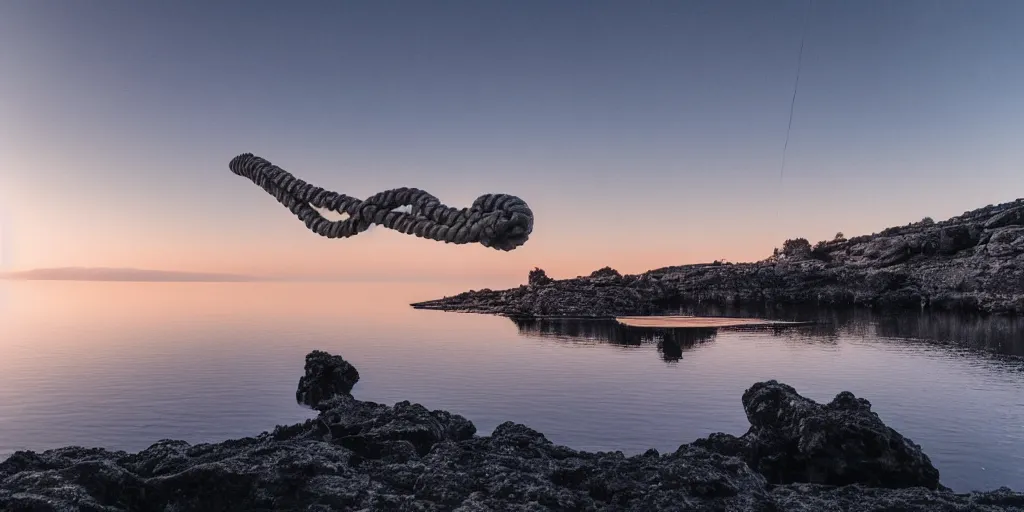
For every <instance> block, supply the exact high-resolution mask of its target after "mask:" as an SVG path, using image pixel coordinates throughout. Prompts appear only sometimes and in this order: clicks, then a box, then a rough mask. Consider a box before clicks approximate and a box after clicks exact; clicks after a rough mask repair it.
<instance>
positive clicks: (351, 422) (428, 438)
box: [0, 351, 1024, 512]
mask: <svg viewBox="0 0 1024 512" xmlns="http://www.w3.org/2000/svg"><path fill="white" fill-rule="evenodd" d="M358 379H359V372H358V371H357V370H356V369H355V368H354V367H353V366H352V365H351V364H349V363H348V362H346V361H345V360H344V359H342V358H341V357H340V356H333V355H330V354H327V353H325V352H320V351H314V352H312V353H310V354H309V355H308V356H306V366H305V375H304V376H303V377H302V379H301V380H300V382H299V389H298V390H297V392H296V399H297V400H298V401H299V402H300V403H303V404H306V405H308V406H311V407H314V408H315V409H317V410H318V411H319V415H318V417H316V418H315V419H311V420H308V421H306V422H305V423H301V424H297V425H291V426H281V427H277V428H275V429H274V430H273V431H272V432H264V433H262V434H260V435H258V436H256V437H250V438H245V439H236V440H230V441H225V442H223V443H215V444H197V445H190V444H188V443H186V442H183V441H170V440H163V441H159V442H157V443H156V444H154V445H152V446H151V447H149V448H147V449H145V450H143V451H141V452H138V453H126V452H122V451H109V450H105V449H99V448H82V447H65V448H59V449H55V450H49V451H45V452H42V453H36V452H29V451H22V452H17V453H15V454H14V455H12V456H11V457H10V458H8V459H7V460H5V461H3V462H0V510H5V511H51V510H52V511H78V510H80V511H105V512H110V511H161V512H176V511H187V510H218V511H234V510H238V511H242V510H245V511H254V510H267V511H269V510H317V511H327V510H342V511H344V510H367V511H369V510H417V511H441V510H454V511H460V512H474V511H489V510H522V511H533V510H538V511H539V510H567V511H568V510H572V511H598V510H635V511H654V510H720V511H764V512H769V511H773V512H774V511H840V510H841V511H882V510H888V511H895V510H900V511H917V510H920V511H925V510H927V511H954V510H956V511H962V510H972V511H996V510H1024V494H1021V493H1018V492H1014V491H1012V490H1010V489H1007V488H1001V489H997V490H994V491H988V492H973V493H967V494H957V493H953V492H951V491H949V490H947V489H945V488H944V487H943V486H942V485H941V484H940V483H939V472H938V470H937V469H935V467H934V466H933V465H932V463H931V461H930V460H929V459H928V456H927V455H925V454H924V453H923V452H922V451H921V448H920V447H919V446H918V445H916V444H915V443H914V442H913V441H911V440H910V439H907V438H906V437H903V436H902V435H900V434H899V433H898V432H896V431H895V430H893V429H891V428H889V427H887V426H886V425H885V424H884V423H883V422H882V420H881V419H880V418H879V417H878V416H877V415H876V414H875V413H874V412H872V411H871V405H870V403H868V401H867V400H864V399H862V398H857V397H855V396H853V394H851V393H849V392H843V393H839V394H838V395H836V397H835V399H834V400H832V401H831V402H830V403H828V404H818V403H816V402H813V401H811V400H809V399H807V398H804V397H802V396H800V395H799V394H798V393H797V392H796V390H795V389H793V388H792V387H790V386H787V385H785V384H782V383H779V382H776V381H768V382H758V383H756V384H754V385H753V386H751V387H750V388H749V389H748V390H747V391H746V392H745V393H744V394H743V396H742V405H743V408H744V410H745V411H746V414H747V418H748V419H749V421H750V423H751V426H750V429H749V430H748V431H747V432H746V433H745V434H744V435H742V436H740V437H735V436H732V435H729V434H721V433H720V434H713V435H711V436H709V437H707V438H704V439H699V440H697V441H695V442H693V443H691V444H683V445H681V446H680V447H679V449H678V450H676V451H674V452H672V453H665V454H661V453H658V452H657V451H655V450H648V451H647V452H646V453H644V454H641V455H636V456H632V457H626V456H624V455H623V454H622V453H621V452H611V453H609V452H599V453H588V452H582V451H577V450H573V449H571V448H567V447H564V446H558V445H555V444H553V443H551V442H550V441H548V440H547V439H546V438H545V437H544V436H543V434H541V433H539V432H537V431H534V430H532V429H531V428H529V427H527V426H525V425H520V424H516V423H512V422H506V423H502V424H501V425H499V426H498V427H497V428H495V429H494V432H493V433H491V435H489V436H477V435H476V427H475V426H474V425H473V424H472V423H471V422H470V421H469V420H467V419H465V418H463V417H462V416H459V415H457V414H452V413H449V412H445V411H430V410H428V409H426V408H425V407H423V406H422V405H419V404H412V403H409V402H399V403H397V404H395V405H393V406H387V405H381V404H376V403H372V402H363V401H360V400H357V399H355V398H353V397H352V396H351V394H350V392H351V390H352V388H353V386H354V385H355V384H356V382H357V381H358ZM965 435H969V434H966V433H965Z"/></svg>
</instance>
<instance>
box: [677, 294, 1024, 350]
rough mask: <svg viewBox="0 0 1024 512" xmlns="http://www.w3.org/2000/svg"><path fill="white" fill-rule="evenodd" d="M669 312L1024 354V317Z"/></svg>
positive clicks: (805, 334)
mask: <svg viewBox="0 0 1024 512" xmlns="http://www.w3.org/2000/svg"><path fill="white" fill-rule="evenodd" d="M665 314H674V315H696V316H738V317H756V318H765V319H768V320H786V321H810V322H815V323H814V324H813V325H809V326H806V327H798V328H787V329H785V330H778V331H776V332H777V333H779V334H780V335H784V336H786V337H787V338H789V339H797V340H806V341H813V342H819V343H820V342H823V341H828V340H832V341H833V342H835V341H837V340H838V338H839V336H840V334H845V335H852V336H878V337H880V338H903V339H913V340H915V341H922V342H926V343H935V344H940V345H945V346H955V347H958V348H965V349H971V350H981V351H985V352H991V353H996V354H1000V355H1012V356H1020V357H1024V318H1022V317H1013V316H1001V315H989V316H982V315H977V314H964V313H945V312H934V311H932V312H928V311H921V312H902V313H897V314H891V313H889V314H887V313H880V312H876V311H872V310H870V309H865V308H842V309H832V308H817V307H800V306H786V307H773V308H769V307H764V306H749V305H748V306H742V307H737V306H720V305H699V304H686V305H676V306H674V307H673V308H672V309H671V310H669V311H667V312H666V313H665Z"/></svg>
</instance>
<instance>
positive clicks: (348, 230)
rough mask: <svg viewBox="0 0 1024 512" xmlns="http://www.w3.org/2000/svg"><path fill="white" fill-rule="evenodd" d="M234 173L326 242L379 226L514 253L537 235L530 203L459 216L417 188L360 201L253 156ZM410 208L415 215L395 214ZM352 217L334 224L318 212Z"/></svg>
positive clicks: (236, 164) (491, 205)
mask: <svg viewBox="0 0 1024 512" xmlns="http://www.w3.org/2000/svg"><path fill="white" fill-rule="evenodd" d="M228 167H229V168H230V169H231V172H233V173H235V174H237V175H239V176H243V177H245V178H248V179H249V180H251V181H252V182H253V183H255V184H256V185H259V186H260V188H262V189H263V190H265V191H267V193H269V194H270V195H272V196H274V198H275V199H277V201H278V202H279V203H281V204H282V205H284V206H285V207H286V208H288V210H290V211H291V212H292V213H293V214H295V215H296V216H297V217H298V218H299V220H301V221H302V222H304V223H305V224H306V227H307V228H309V229H310V230H311V231H313V232H314V233H316V234H318V235H320V236H325V237H327V238H348V237H351V236H355V235H358V234H359V233H362V232H363V231H366V230H367V229H369V227H370V225H371V224H378V225H380V226H384V227H386V228H389V229H394V230H395V231H399V232H401V233H405V234H408V235H416V236H418V237H420V238H429V239H431V240H437V241H439V242H445V243H453V244H469V243H476V242H479V243H480V244H482V245H483V246H485V247H491V248H494V249H498V250H502V251H511V250H513V249H515V248H516V247H519V246H520V245H523V244H524V243H526V240H527V239H528V238H529V237H530V233H531V232H532V231H533V212H532V211H531V210H530V207H529V206H527V204H526V202H525V201H523V200H522V199H519V198H518V197H516V196H510V195H507V194H487V195H482V196H480V197H478V198H477V199H476V201H473V205H472V206H471V207H469V208H463V209H461V210H459V209H456V208H450V207H448V206H445V205H443V204H441V201H439V200H438V199H437V198H436V197H434V196H432V195H430V194H428V193H427V192H425V191H423V190H420V189H416V188H396V189H392V190H387V191H384V192H381V193H379V194H376V195H373V196H371V197H369V198H367V199H365V200H362V201H360V200H359V199H356V198H354V197H349V196H346V195H345V194H339V193H337V192H331V191H330V190H325V189H323V188H320V187H317V186H315V185H312V184H309V183H306V182H305V181H302V180H300V179H298V178H296V177H295V176H292V175H291V174H289V173H288V171H285V170H284V169H281V168H280V167H278V166H276V165H274V164H272V163H270V162H268V161H267V160H264V159H262V158H260V157H258V156H254V155H253V154H252V153H244V154H241V155H238V156H236V157H235V158H233V159H232V160H231V163H230V164H228ZM402 206H411V207H412V212H411V213H405V212H396V211H394V210H395V208H399V207H402ZM316 208H322V209H325V210H330V211H334V212H337V213H344V214H348V218H347V219H344V220H338V221H331V220H328V219H326V218H324V216H323V215H321V214H320V212H318V211H317V210H316Z"/></svg>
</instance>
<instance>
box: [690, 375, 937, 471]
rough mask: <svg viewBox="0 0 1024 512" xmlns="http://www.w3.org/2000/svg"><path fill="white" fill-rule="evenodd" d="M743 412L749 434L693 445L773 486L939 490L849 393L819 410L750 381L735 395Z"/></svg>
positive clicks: (924, 459) (866, 405)
mask: <svg viewBox="0 0 1024 512" xmlns="http://www.w3.org/2000/svg"><path fill="white" fill-rule="evenodd" d="M743 409H744V411H746V413H747V420H749V421H750V430H748V431H747V433H746V434H744V435H743V436H742V437H738V438H737V437H734V436H731V435H729V434H722V433H719V434H713V435H711V436H710V437H708V438H707V439H701V440H698V441H696V442H694V445H696V446H701V447H704V448H708V449H710V450H713V451H716V452H719V453H723V454H726V455H737V456H740V457H741V458H743V459H744V460H746V462H747V463H748V464H750V466H751V467H752V468H754V469H755V470H757V471H758V472H759V473H760V474H761V475H763V476H764V477H765V478H766V479H767V480H768V482H770V483H775V484H790V483H796V482H806V483H820V484H829V485H849V484H862V485H867V486H872V487H890V488H902V487H925V488H928V489H938V488H939V487H940V485H939V470H938V469H935V466H933V465H932V462H931V460H930V459H929V458H928V456H927V455H925V454H924V452H922V451H921V447H920V446H918V445H917V444H915V443H914V442H913V441H911V440H910V439H907V438H905V437H903V436H902V435H900V433H899V432H896V431H895V430H893V429H891V428H889V427H888V426H886V425H885V423H883V422H882V420H881V418H879V417H878V415H877V414H875V413H874V412H872V411H871V403H870V402H868V401H867V400H865V399H863V398H857V397H855V396H854V395H853V393H850V392H849V391H844V392H842V393H839V394H838V395H836V397H835V399H834V400H832V402H830V403H828V404H824V405H823V404H819V403H817V402H815V401H813V400H810V399H808V398H804V397H802V396H800V395H799V394H798V393H797V392H796V390H795V389H793V388H792V387H790V386H787V385H786V384H781V383H779V382H776V381H774V380H772V381H768V382H758V383H757V384H754V385H753V386H751V387H750V389H748V390H747V391H746V392H745V393H743Z"/></svg>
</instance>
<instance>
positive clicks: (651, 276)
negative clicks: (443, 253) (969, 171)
mask: <svg viewBox="0 0 1024 512" xmlns="http://www.w3.org/2000/svg"><path fill="white" fill-rule="evenodd" d="M544 277H545V278H547V276H546V275H544ZM686 302H701V303H721V304H816V305H823V306H848V305H859V306H871V307H882V308H915V309H919V308H922V307H924V308H931V309H934V310H962V311H980V312H990V313H1015V314H1021V313H1024V199H1018V200H1017V201H1014V202H1012V203H1006V204H1001V205H997V206H987V207H985V208H981V209H978V210H974V211H970V212H967V213H964V214H963V215H961V216H959V217H954V218H952V219H949V220H946V221H944V222H934V221H932V220H931V219H925V220H922V221H920V222H916V223H912V224H909V225H906V226H901V227H893V228H889V229H886V230H884V231H882V232H881V233H876V234H873V235H866V236H859V237H855V238H851V239H846V238H845V237H843V236H842V235H841V234H840V235H837V236H836V237H835V239H833V240H830V241H823V242H819V243H818V244H816V245H813V246H812V245H811V244H810V243H809V242H808V241H807V240H804V239H795V240H788V241H786V243H785V244H783V247H782V249H781V250H777V251H776V254H774V255H772V256H771V257H769V258H767V259H766V260H764V261H760V262H756V263H738V264H731V263H721V262H715V263H710V264H701V265H684V266H677V267H666V268H661V269H657V270H651V271H649V272H646V273H644V274H640V275H627V276H621V275H619V273H618V272H615V271H614V270H612V269H607V268H605V269H601V270H599V271H596V272H594V273H593V274H591V275H590V276H589V277H578V278H575V279H565V280H543V281H538V280H533V279H531V280H530V284H529V285H526V286H521V287H519V288H514V289H511V290H504V291H492V290H484V291H480V292H467V293H463V294H459V295H456V296H454V297H446V298H443V299H439V300H432V301H427V302H421V303H417V304H413V306H414V307H417V308H423V309H441V310H447V311H465V312H476V313H494V314H501V315H508V316H532V317H544V316H566V317H611V316H623V315H645V314H651V313H656V312H659V311H661V310H662V309H663V308H664V306H665V305H666V304H675V303H686Z"/></svg>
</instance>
